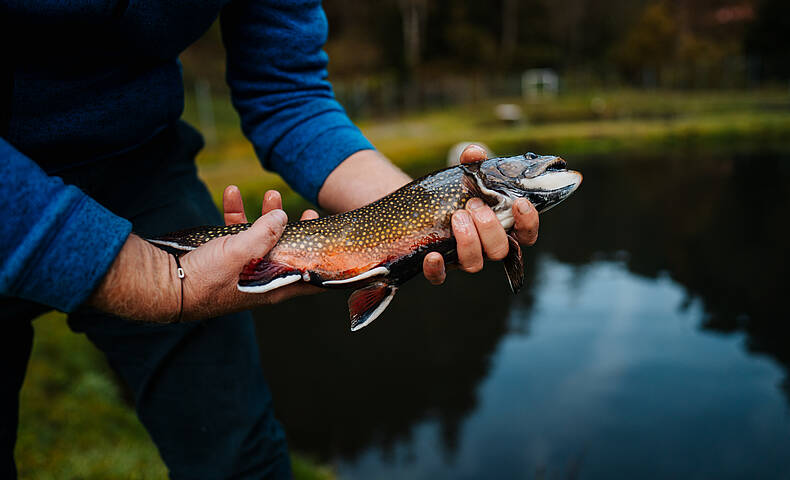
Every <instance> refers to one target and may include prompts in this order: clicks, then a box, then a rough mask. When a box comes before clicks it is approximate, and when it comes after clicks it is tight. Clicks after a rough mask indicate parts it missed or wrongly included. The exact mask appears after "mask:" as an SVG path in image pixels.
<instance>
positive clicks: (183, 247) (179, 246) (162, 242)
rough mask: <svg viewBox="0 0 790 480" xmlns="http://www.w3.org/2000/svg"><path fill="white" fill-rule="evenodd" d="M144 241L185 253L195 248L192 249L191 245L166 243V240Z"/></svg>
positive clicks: (149, 239)
mask: <svg viewBox="0 0 790 480" xmlns="http://www.w3.org/2000/svg"><path fill="white" fill-rule="evenodd" d="M146 240H148V241H149V242H151V243H155V244H157V245H164V246H166V247H170V248H175V249H176V250H184V251H187V252H189V251H192V250H194V249H196V248H197V247H193V246H191V245H182V244H180V243H176V242H171V241H168V240H156V239H151V238H147V239H146Z"/></svg>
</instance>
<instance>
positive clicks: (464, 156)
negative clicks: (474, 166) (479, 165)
mask: <svg viewBox="0 0 790 480" xmlns="http://www.w3.org/2000/svg"><path fill="white" fill-rule="evenodd" d="M486 158H488V153H486V150H485V148H483V147H481V146H480V145H474V144H472V145H467V147H466V148H464V151H463V152H461V163H474V162H479V161H481V160H485V159H486Z"/></svg>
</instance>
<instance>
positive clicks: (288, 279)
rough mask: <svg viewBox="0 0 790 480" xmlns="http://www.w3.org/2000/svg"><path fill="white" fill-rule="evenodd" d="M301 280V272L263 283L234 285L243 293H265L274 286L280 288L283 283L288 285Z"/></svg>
mask: <svg viewBox="0 0 790 480" xmlns="http://www.w3.org/2000/svg"><path fill="white" fill-rule="evenodd" d="M300 280H302V274H301V273H300V274H295V275H287V276H285V277H279V278H275V279H274V280H272V281H271V282H269V283H265V284H263V285H236V288H238V289H239V291H240V292H245V293H266V292H269V291H271V290H274V289H275V288H280V287H283V286H285V285H290V284H292V283H296V282H298V281H300Z"/></svg>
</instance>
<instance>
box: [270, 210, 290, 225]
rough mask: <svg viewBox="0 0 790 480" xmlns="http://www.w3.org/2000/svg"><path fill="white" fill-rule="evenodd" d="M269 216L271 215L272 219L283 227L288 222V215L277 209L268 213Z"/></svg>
mask: <svg viewBox="0 0 790 480" xmlns="http://www.w3.org/2000/svg"><path fill="white" fill-rule="evenodd" d="M269 215H271V216H272V218H274V219H275V220H277V221H278V222H280V223H282V224H283V225H285V224H286V223H287V222H288V215H286V214H285V212H284V211H282V210H280V209H279V208H276V209H274V210H272V211H271V212H269Z"/></svg>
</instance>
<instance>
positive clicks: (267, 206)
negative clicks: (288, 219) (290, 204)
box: [261, 190, 283, 215]
mask: <svg viewBox="0 0 790 480" xmlns="http://www.w3.org/2000/svg"><path fill="white" fill-rule="evenodd" d="M282 209H283V197H282V196H281V195H280V192H278V191H277V190H268V191H267V192H266V193H264V194H263V204H262V205H261V214H262V215H266V214H267V213H269V212H271V211H272V210H282Z"/></svg>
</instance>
